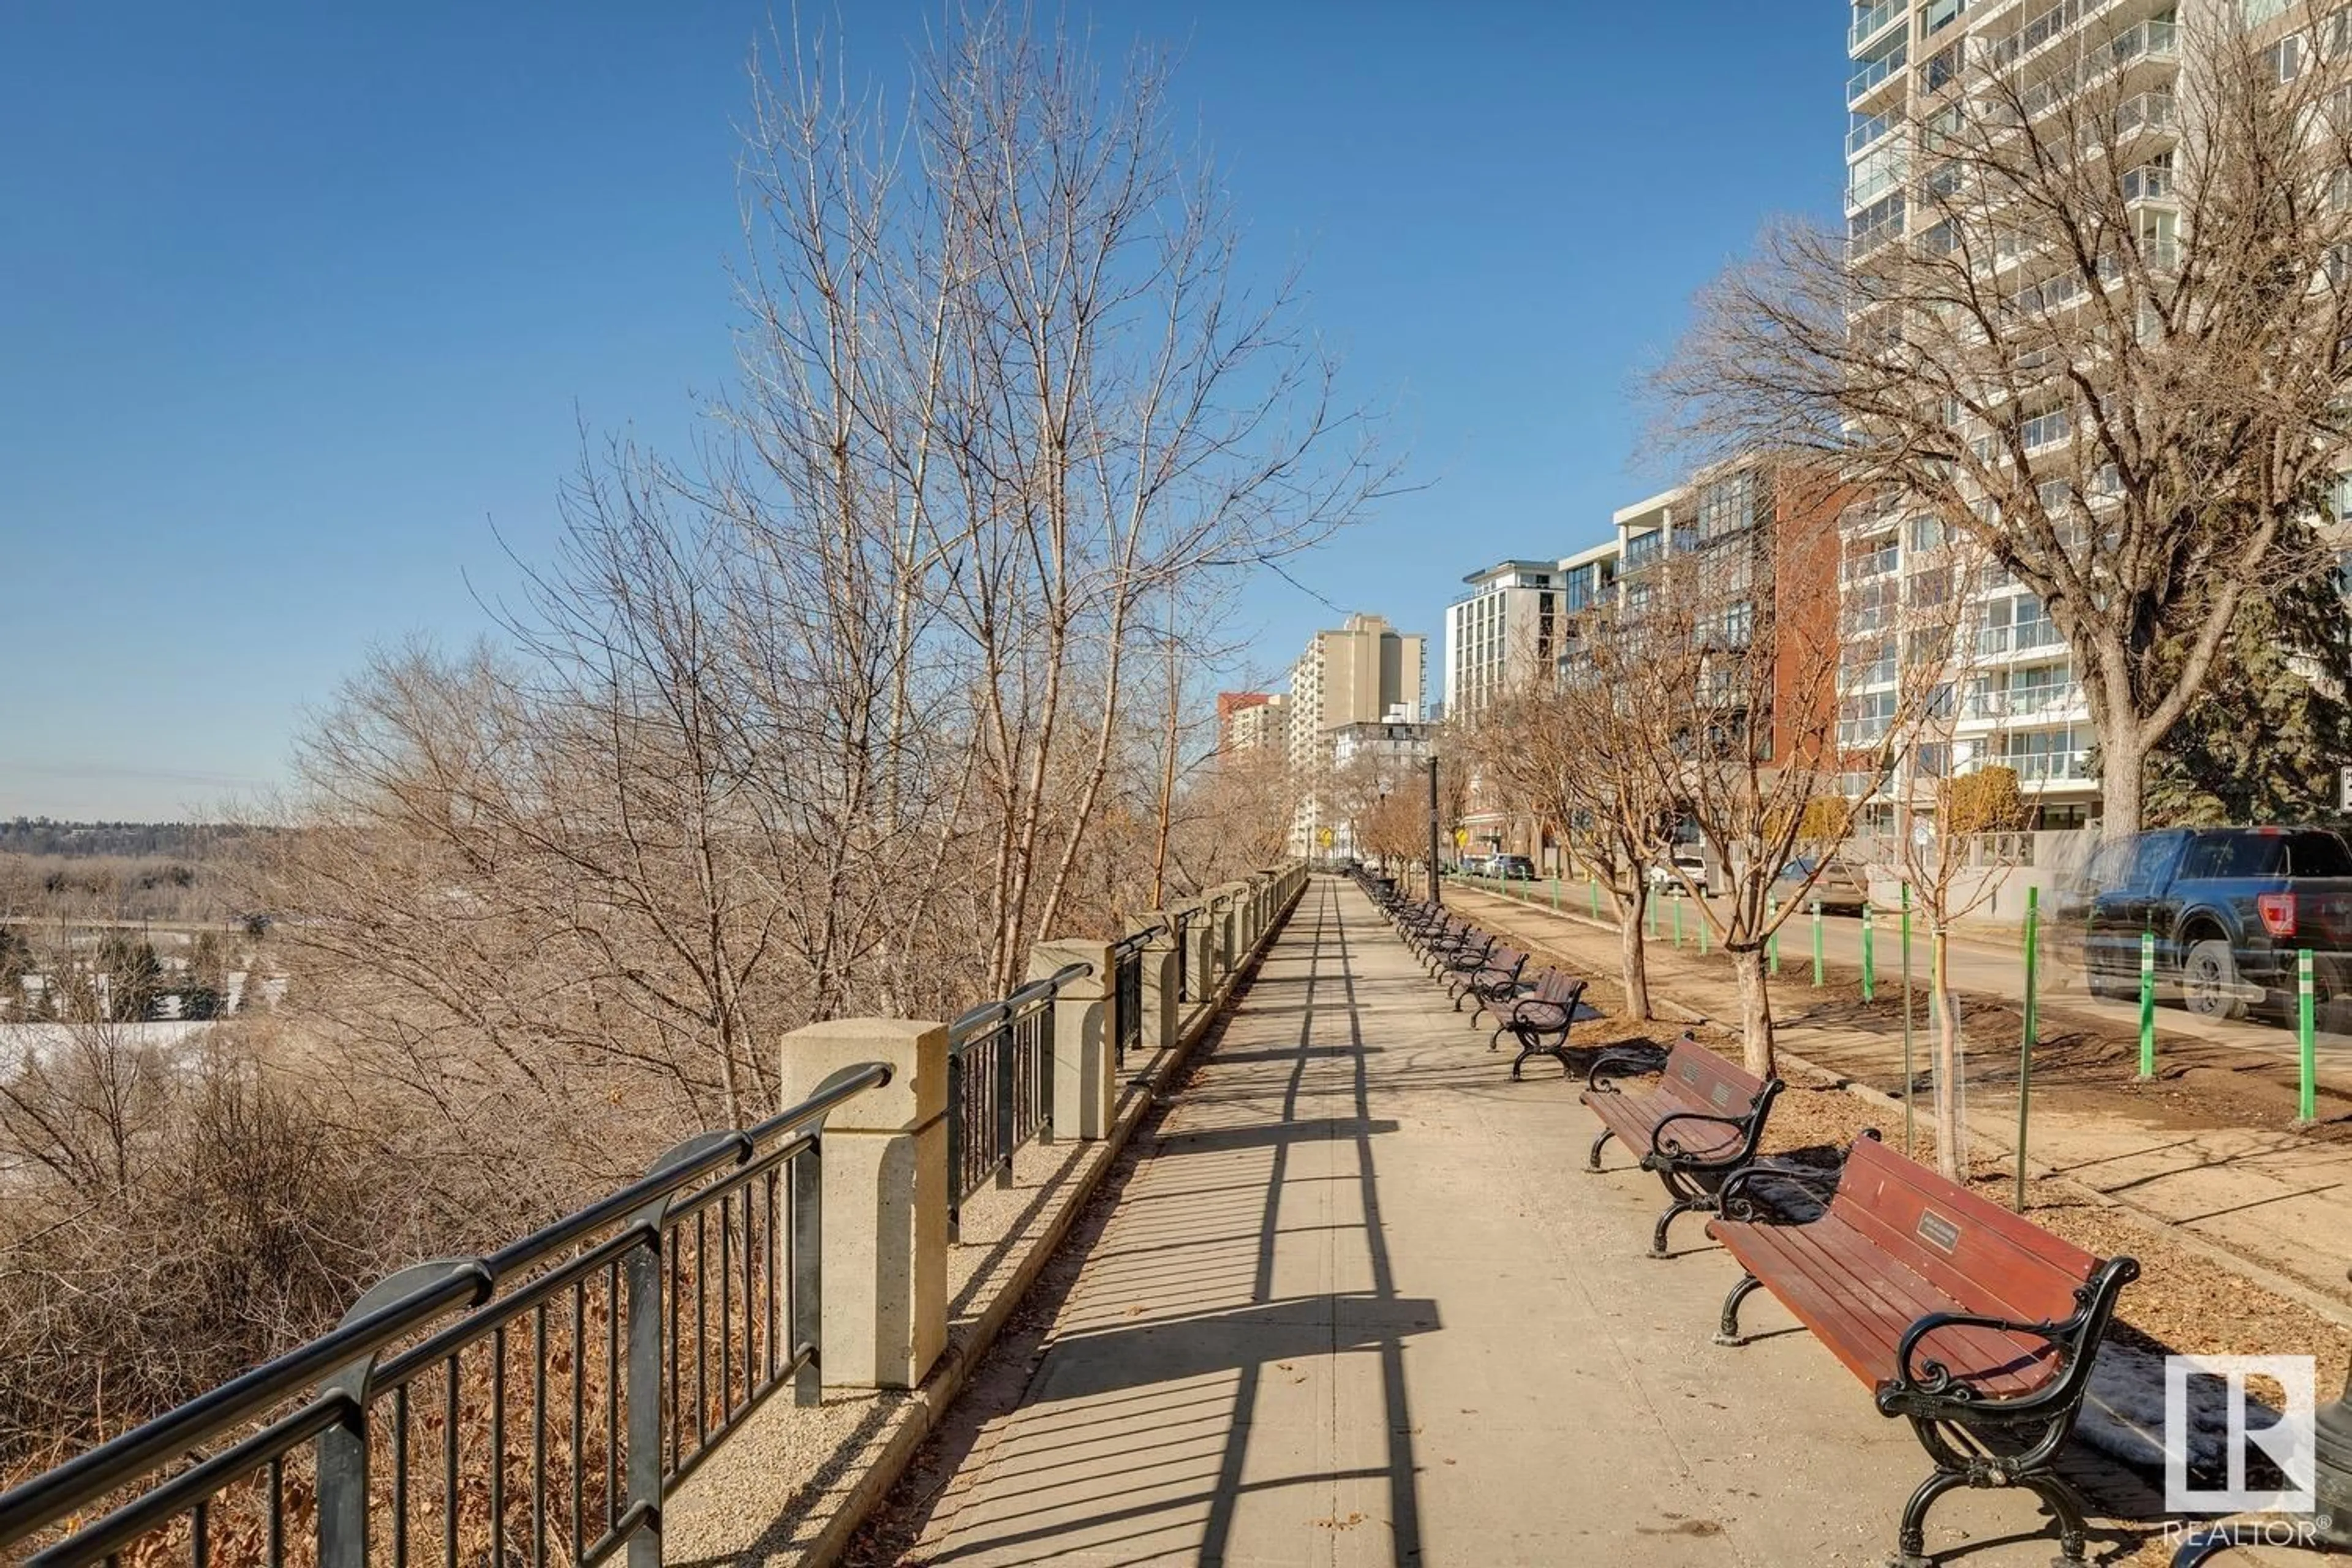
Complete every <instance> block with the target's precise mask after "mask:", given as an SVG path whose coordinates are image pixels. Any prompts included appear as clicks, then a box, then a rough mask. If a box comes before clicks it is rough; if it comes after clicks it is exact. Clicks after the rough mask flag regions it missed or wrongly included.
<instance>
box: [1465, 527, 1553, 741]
mask: <svg viewBox="0 0 2352 1568" xmlns="http://www.w3.org/2000/svg"><path fill="white" fill-rule="evenodd" d="M1462 581H1463V582H1465V583H1466V584H1469V587H1470V591H1469V592H1468V593H1466V594H1465V595H1462V596H1461V597H1460V598H1458V599H1456V600H1454V603H1453V604H1451V605H1448V606H1446V610H1445V711H1446V714H1447V716H1448V717H1449V718H1467V717H1469V716H1470V715H1472V714H1474V713H1475V712H1476V711H1477V710H1479V709H1480V708H1483V707H1484V706H1486V703H1487V702H1489V701H1491V700H1494V699H1495V698H1496V697H1497V696H1499V695H1501V694H1502V693H1504V692H1507V691H1509V690H1511V689H1514V688H1516V687H1519V686H1522V685H1524V684H1525V683H1526V682H1527V680H1528V678H1529V677H1530V676H1532V675H1533V674H1535V672H1537V671H1538V670H1549V668H1551V666H1552V661H1553V659H1554V658H1556V657H1557V656H1558V651H1559V650H1558V646H1557V645H1558V641H1559V637H1558V631H1559V611H1560V589H1559V563H1558V562H1557V561H1506V562H1503V563H1500V564H1498V565H1495V566H1489V567H1487V568H1486V570H1485V571H1483V572H1473V573H1471V574H1469V575H1468V576H1466V577H1465V578H1463V579H1462Z"/></svg>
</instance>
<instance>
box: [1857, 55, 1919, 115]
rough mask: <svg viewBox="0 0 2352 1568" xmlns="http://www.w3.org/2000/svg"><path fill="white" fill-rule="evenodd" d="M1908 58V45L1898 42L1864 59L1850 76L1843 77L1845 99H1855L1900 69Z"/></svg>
mask: <svg viewBox="0 0 2352 1568" xmlns="http://www.w3.org/2000/svg"><path fill="white" fill-rule="evenodd" d="M1910 58H1911V47H1910V45H1909V44H1908V43H1905V42H1898V43H1896V44H1895V47H1893V48H1891V49H1889V50H1887V51H1886V52H1885V54H1883V55H1880V56H1878V57H1877V58H1874V59H1868V60H1864V62H1863V63H1862V64H1861V65H1860V66H1859V67H1857V68H1855V70H1854V73H1853V75H1852V76H1850V77H1848V78H1846V79H1845V97H1846V101H1847V102H1848V103H1852V102H1853V100H1855V99H1858V98H1860V97H1862V96H1863V95H1864V93H1866V92H1868V91H1869V90H1870V89H1872V88H1874V87H1876V86H1877V85H1878V84H1879V83H1880V82H1883V81H1885V79H1887V78H1888V77H1891V76H1893V75H1894V74H1895V72H1897V71H1899V70H1901V69H1902V68H1904V66H1905V65H1906V63H1908V62H1909V60H1910Z"/></svg>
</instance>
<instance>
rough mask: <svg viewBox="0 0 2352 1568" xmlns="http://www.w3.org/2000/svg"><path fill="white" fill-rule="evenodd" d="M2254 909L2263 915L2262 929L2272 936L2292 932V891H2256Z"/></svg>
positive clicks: (2288, 934)
mask: <svg viewBox="0 0 2352 1568" xmlns="http://www.w3.org/2000/svg"><path fill="white" fill-rule="evenodd" d="M2254 909H2255V910H2256V911H2257V912H2258V913H2260V914H2261V916H2262V917H2263V930H2264V931H2268V932H2270V933H2271V934H2272V935H2273V936H2293V935H2294V894H2293V893H2257V894H2255V895H2254Z"/></svg>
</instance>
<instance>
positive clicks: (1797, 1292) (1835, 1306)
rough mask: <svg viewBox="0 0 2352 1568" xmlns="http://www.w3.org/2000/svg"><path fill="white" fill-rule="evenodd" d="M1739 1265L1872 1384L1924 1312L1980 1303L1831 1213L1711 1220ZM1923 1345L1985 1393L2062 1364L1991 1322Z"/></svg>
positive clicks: (2040, 1380) (2004, 1390) (2015, 1388)
mask: <svg viewBox="0 0 2352 1568" xmlns="http://www.w3.org/2000/svg"><path fill="white" fill-rule="evenodd" d="M1717 1224H1718V1226H1721V1228H1720V1229H1717V1227H1716V1226H1710V1227H1709V1228H1710V1229H1716V1230H1717V1238H1718V1239H1720V1240H1722V1241H1723V1243H1724V1245H1725V1248H1726V1250H1727V1251H1729V1252H1730V1253H1731V1255H1732V1257H1733V1258H1736V1259H1737V1260H1738V1263H1739V1265H1740V1267H1741V1268H1745V1269H1747V1270H1748V1272H1749V1273H1751V1274H1753V1275H1755V1276H1756V1277H1757V1278H1758V1279H1761V1280H1763V1281H1764V1285H1765V1288H1766V1289H1769V1291H1770V1292H1771V1293H1772V1295H1773V1296H1774V1297H1775V1298H1776V1299H1778V1300H1780V1304H1781V1305H1782V1306H1784V1307H1786V1308H1788V1309H1789V1310H1790V1313H1791V1314H1792V1315H1793V1316H1795V1317H1796V1319H1797V1320H1798V1321H1800V1322H1801V1323H1803V1324H1804V1325H1805V1327H1806V1328H1808V1329H1809V1330H1811V1331H1812V1333H1813V1336H1814V1337H1815V1338H1816V1339H1819V1340H1820V1341H1821V1342H1822V1344H1823V1345H1824V1346H1826V1347H1827V1348H1828V1349H1829V1351H1830V1352H1831V1353H1832V1354H1833V1355H1835V1356H1836V1357H1837V1358H1838V1360H1839V1361H1840V1362H1842V1363H1844V1365H1845V1368H1846V1370H1847V1371H1849V1372H1851V1373H1853V1375H1854V1376H1855V1377H1857V1378H1859V1379H1861V1380H1862V1381H1863V1382H1864V1384H1871V1385H1875V1384H1877V1383H1878V1382H1879V1381H1880V1380H1881V1379H1884V1378H1887V1377H1892V1376H1893V1375H1894V1374H1895V1348H1896V1346H1897V1345H1899V1344H1900V1343H1901V1342H1902V1339H1903V1335H1904V1334H1905V1333H1906V1331H1908V1330H1909V1329H1910V1327H1911V1325H1912V1324H1913V1323H1915V1322H1916V1321H1918V1320H1919V1319H1921V1318H1923V1317H1926V1316H1927V1314H1928V1313H1930V1312H1955V1311H1981V1310H1983V1309H1982V1308H1979V1307H1974V1306H1966V1305H1963V1304H1962V1303H1960V1302H1958V1301H1955V1300H1952V1299H1951V1298H1950V1297H1949V1296H1948V1295H1946V1294H1945V1293H1943V1292H1941V1291H1939V1290H1937V1289H1934V1288H1933V1287H1932V1286H1930V1285H1929V1284H1928V1282H1927V1280H1925V1279H1921V1278H1920V1277H1919V1276H1918V1275H1916V1274H1913V1273H1910V1272H1909V1271H1908V1270H1906V1269H1902V1268H1899V1267H1890V1266H1889V1263H1888V1260H1887V1259H1886V1258H1885V1254H1884V1253H1882V1252H1879V1251H1878V1250H1877V1248H1876V1247H1874V1244H1873V1243H1872V1242H1871V1240H1870V1239H1869V1238H1868V1237H1864V1236H1861V1235H1859V1234H1858V1233H1856V1232H1855V1231H1853V1229H1851V1228H1850V1227H1848V1226H1844V1225H1843V1224H1842V1223H1840V1222H1839V1221H1838V1219H1837V1218H1836V1217H1835V1216H1834V1215H1830V1216H1824V1217H1823V1218H1822V1219H1820V1220H1817V1221H1815V1222H1813V1223H1812V1224H1810V1225H1797V1226H1770V1225H1758V1226H1746V1225H1733V1224H1729V1223H1726V1222H1717ZM1923 1353H1924V1354H1926V1355H1929V1356H1933V1357H1934V1358H1935V1359H1937V1360H1938V1361H1940V1362H1942V1363H1944V1364H1945V1365H1947V1366H1948V1367H1949V1368H1951V1369H1952V1371H1953V1372H1954V1373H1958V1374H1959V1375H1961V1376H1963V1377H1966V1378H1967V1379H1969V1381H1970V1382H1972V1383H1975V1384H1978V1385H1979V1386H1980V1387H1981V1388H1983V1389H1984V1391H1985V1392H1986V1393H1988V1394H1999V1395H2002V1396H2008V1395H2011V1394H2027V1393H2031V1392H2032V1390H2034V1389H2036V1388H2039V1387H2041V1386H2042V1384H2045V1383H2047V1382H2049V1381H2050V1379H2051V1378H2053V1377H2054V1376H2055V1375H2056V1374H2057V1373H2058V1370H2059V1368H2058V1365H2057V1359H2056V1355H2055V1352H2053V1350H2052V1348H2051V1346H2050V1344H2049V1342H2047V1341H2044V1340H2040V1339H2036V1338H2033V1337H2032V1336H2029V1335H2020V1334H2008V1333H2003V1332H2001V1331H1999V1330H1997V1329H1979V1328H1952V1329H1946V1330H1942V1331H1938V1332H1937V1333H1936V1334H1934V1335H1931V1336H1930V1337H1929V1339H1928V1342H1927V1344H1926V1346H1925V1347H1924V1348H1923Z"/></svg>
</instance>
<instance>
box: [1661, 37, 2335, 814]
mask: <svg viewBox="0 0 2352 1568" xmlns="http://www.w3.org/2000/svg"><path fill="white" fill-rule="evenodd" d="M2321 9H2322V8H2321V7H2318V6H2316V5H2307V4H2305V3H2303V0H2289V3H2288V4H2286V5H2284V6H2267V7H2263V11H2266V12H2269V13H2271V15H2269V16H2267V17H2263V16H2262V15H2261V13H2259V12H2254V11H2252V8H2249V9H2248V11H2247V12H2246V13H2244V14H2242V13H2241V12H2240V9H2239V8H2238V7H2235V6H2219V5H2217V6H2211V7H2202V8H2200V9H2199V10H2198V11H2196V12H2193V13H2191V15H2190V16H2189V18H2187V19H2184V20H2181V21H2178V22H2176V21H2175V20H2173V19H2172V18H2171V17H2170V16H2165V17H2161V18H2158V19H2156V20H2148V21H2138V22H2134V23H2132V24H2130V25H2129V26H2123V25H2120V24H2118V23H2116V22H2115V21H2112V20H2105V19H2100V18H2098V17H2093V18H2091V19H2088V20H2084V21H2082V22H2081V23H2080V24H2079V25H2074V26H2062V27H2060V28H2058V29H2056V30H2055V31H2054V32H2052V31H2051V30H2048V29H2042V28H2040V27H2038V26H2036V27H2028V28H2026V29H2024V30H2023V31H2021V32H2020V33H2018V34H2015V35H2012V36H2011V37H2008V38H2005V39H2002V40H2000V41H1998V42H1990V41H1987V40H1983V39H1975V40H1969V39H1961V40H1957V41H1955V42H1954V43H1953V44H1952V45H1951V46H1950V47H1948V48H1946V49H1944V50H1943V51H1941V52H1939V53H1938V54H1937V55H1936V56H1935V57H1934V58H1932V59H1930V60H1929V61H1927V63H1926V65H1925V66H1924V67H1923V68H1921V69H1920V71H1919V73H1918V77H1917V85H1916V88H1915V89H1913V96H1912V97H1911V99H1910V100H1908V103H1909V107H1908V108H1907V110H1905V111H1903V112H1900V113H1896V114H1894V115H1891V116H1890V117H1889V118H1888V119H1886V120H1885V121H1884V122H1883V123H1882V122H1878V121H1874V122H1872V124H1871V125H1869V126H1866V127H1864V128H1863V130H1864V132H1880V133H1882V134H1883V140H1882V141H1880V142H1879V143H1878V145H1877V147H1876V148H1875V149H1874V151H1872V152H1871V153H1870V154H1869V155H1868V156H1867V157H1865V158H1864V159H1863V160H1862V161H1861V162H1860V163H1858V164H1857V175H1858V178H1860V179H1861V180H1862V181H1863V182H1864V183H1865V184H1867V185H1868V186H1869V187H1870V189H1869V191H1867V192H1864V193H1861V194H1864V195H1868V194H1872V193H1883V194H1879V195H1877V199H1876V200H1874V202H1873V203H1872V204H1871V205H1868V206H1866V207H1864V209H1863V211H1862V213H1861V214H1860V216H1857V217H1856V218H1855V219H1854V220H1853V223H1852V225H1851V226H1850V227H1849V229H1848V232H1846V233H1844V234H1833V233H1824V232H1821V231H1818V230H1815V229H1812V228H1810V227H1807V226H1801V225H1796V224H1784V225H1781V226H1776V227H1774V228H1773V229H1771V230H1769V232H1768V233H1767V234H1766V235H1765V237H1764V238H1763V241H1762V244H1761V247H1760V251H1759V255H1758V256H1757V257H1756V258H1754V259H1753V260H1752V261H1751V262H1749V263H1748V264H1747V265H1744V266H1742V267H1740V268H1737V269H1735V270H1734V271H1733V272H1731V273H1730V274H1729V275H1728V276H1727V277H1725V278H1724V279H1722V280H1721V281H1719V282H1718V283H1717V285H1715V286H1714V287H1713V288H1712V289H1710V290H1709V291H1707V293H1706V295H1705V296H1704V297H1703V298H1702V300H1701V303H1700V309H1699V313H1698V320H1697V322H1696V326H1695V328H1694V330H1693V331H1692V333H1691V335H1690V336H1689V338H1688V340H1687V341H1686V342H1685V345H1684V347H1683V349H1682V351H1681V352H1680V353H1679V354H1678V355H1677V356H1676V358H1675V361H1674V363H1672V364H1671V365H1670V366H1669V368H1668V369H1667V371H1666V372H1665V374H1664V377H1663V384H1664V389H1665V391H1666V393H1667V395H1668V397H1669V400H1670V402H1671V404H1672V405H1673V407H1674V409H1675V420H1676V423H1677V424H1679V425H1680V426H1681V427H1682V428H1683V429H1684V430H1685V432H1689V433H1696V435H1697V436H1698V437H1700V438H1701V439H1702V441H1703V442H1705V443H1706V444H1707V445H1708V446H1709V447H1710V448H1711V449H1714V450H1718V451H1730V450H1752V449H1770V450H1777V451H1782V452H1788V453H1792V454H1798V455H1801V456H1803V457H1805V458H1809V459H1810V460H1811V461H1814V462H1816V463H1819V464H1821V465H1822V466H1824V467H1826V468H1829V469H1831V470H1832V471H1835V472H1837V473H1839V474H1841V475H1843V477H1844V478H1845V479H1847V480H1848V481H1849V482H1851V483H1853V484H1854V485H1856V486H1859V487H1861V488H1862V489H1863V491H1864V493H1876V494H1883V495H1884V496H1885V497H1886V498H1887V499H1888V500H1889V501H1890V502H1891V503H1892V504H1894V505H1896V506H1899V507H1902V508H1905V509H1908V510H1916V511H1918V512H1922V513H1927V514H1931V515H1932V516H1934V517H1935V518H1937V520H1939V521H1940V522H1941V524H1942V526H1943V528H1944V530H1945V531H1947V532H1948V533H1949V534H1951V535H1953V536H1955V537H1959V538H1965V539H1969V540H1971V541H1973V542H1976V543H1977V544H1978V545H1979V546H1980V547H1981V549H1982V550H1983V551H1984V552H1985V553H1986V554H1987V555H1988V556H1989V557H1990V559H1991V561H1992V562H1994V563H1996V564H1997V565H1998V566H1999V567H2000V568H2001V569H2002V570H2004V571H2005V572H2007V573H2009V574H2012V575H2013V576H2014V577H2015V579H2016V581H2017V582H2018V583H2020V584H2022V585H2023V586H2024V587H2026V588H2027V589H2030V590H2031V591H2032V595H2033V596H2034V601H2033V602H2034V605H2035V606H2036V607H2037V610H2038V613H2039V614H2046V616H2047V617H2048V620H2049V623H2050V624H2051V625H2052V626H2054V628H2055V632H2056V634H2057V635H2058V636H2059V637H2063V639H2064V641H2065V643H2066V644H2067V646H2068V647H2071V648H2072V649H2073V651H2074V658H2075V663H2076V665H2077V668H2079V669H2080V670H2081V671H2082V672H2083V674H2084V680H2085V690H2086V696H2087V698H2088V702H2089V707H2090V711H2091V716H2092V720H2093V722H2094V725H2095V730H2096V734H2097V740H2098V754H2099V755H2098V762H2099V769H2100V776H2101V782H2102V785H2103V791H2104V795H2105V826H2106V828H2107V829H2108V831H2110V832H2115V833H2120V832H2128V831H2131V830H2134V829H2136V828H2137V827H2138V826H2140V823H2141V818H2142V814H2143V805H2142V801H2143V774H2144V770H2145V767H2146V763H2147V756H2148V753H2149V752H2150V750H2151V749H2152V748H2155V747H2156V746H2158V743H2159V742H2162V740H2163V739H2164V737H2165V735H2166V734H2167V732H2168V731H2169V730H2170V729H2171V727H2172V726H2173V724H2174V723H2175V722H2176V721H2178V720H2179V717H2180V715H2181V713H2182V711H2183V710H2185V709H2186V708H2187V706H2188V705H2189V703H2191V702H2193V701H2195V700H2197V698H2198V696H2199V694H2200V691H2201V690H2202V689H2204V686H2205V683H2206V680H2207V679H2208V677H2209V675H2210V672H2211V670H2212V668H2213V663H2214V660H2215V658H2216V657H2217V655H2218V654H2219V653H2220V652H2221V649H2222V647H2223V646H2224V642H2225V639H2226V637H2227V636H2228V634H2229V631H2230V627H2231V622H2232V619H2233V617H2234V616H2236V614H2237V611H2238V609H2239V607H2240V605H2242V604H2244V603H2246V602H2247V601H2248V599H2249V598H2250V597H2254V596H2260V595H2263V594H2265V593H2266V592H2268V591H2269V590H2270V589H2271V588H2272V587H2273V585H2275V584H2280V583H2283V582H2288V581H2294V580H2299V579H2302V578H2305V577H2307V576H2309V575H2310V574H2313V573H2315V572H2318V571H2321V570H2325V569H2326V567H2327V565H2328V564H2329V563H2328V561H2327V560H2326V552H2325V551H2323V550H2322V549H2321V548H2320V547H2319V545H2318V542H2317V541H2316V539H2315V535H2314V531H2313V529H2312V527H2311V526H2310V524H2311V521H2312V520H2313V518H2314V517H2315V515H2317V514H2318V513H2319V511H2320V510H2321V504H2322V497H2323V492H2324V490H2325V489H2326V486H2327V484H2328V482H2329V480H2330V479H2331V477H2332V476H2333V475H2334V473H2335V472H2336V469H2337V468H2340V467H2342V466H2343V465H2344V462H2345V460H2346V457H2347V453H2346V445H2347V423H2346V421H2347V414H2346V405H2345V403H2344V400H2343V397H2342V392H2343V388H2344V384H2345V380H2346V373H2347V368H2352V360H2347V356H2352V289H2347V287H2346V285H2347V283H2352V270H2347V258H2352V199H2347V197H2348V196H2352V96H2347V94H2346V92H2345V91H2344V90H2342V89H2343V86H2344V82H2345V71H2344V69H2343V67H2344V65H2345V63H2346V59H2347V55H2346V52H2345V45H2346V41H2347V33H2346V30H2345V29H2344V28H2343V27H2341V26H2337V25H2336V24H2335V21H2334V19H2332V18H2323V17H2322V16H2321V15H2320V12H2321ZM2242 15H2246V16H2255V17H2257V18H2259V19H2258V20H2257V21H2256V22H2255V23H2254V24H2253V25H2249V26H2242V25H2241V18H2242ZM2071 16H2072V14H2071V13H2068V14H2067V16H2064V17H2062V18H2061V20H2062V22H2071ZM2045 34H2046V35H2047V36H2045ZM2175 61H2178V62H2179V63H2178V68H2177V69H2175V68H2173V62H2175ZM1906 214H1907V218H1906Z"/></svg>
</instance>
